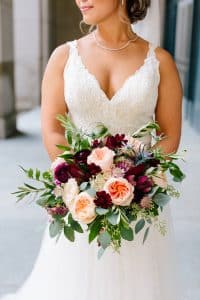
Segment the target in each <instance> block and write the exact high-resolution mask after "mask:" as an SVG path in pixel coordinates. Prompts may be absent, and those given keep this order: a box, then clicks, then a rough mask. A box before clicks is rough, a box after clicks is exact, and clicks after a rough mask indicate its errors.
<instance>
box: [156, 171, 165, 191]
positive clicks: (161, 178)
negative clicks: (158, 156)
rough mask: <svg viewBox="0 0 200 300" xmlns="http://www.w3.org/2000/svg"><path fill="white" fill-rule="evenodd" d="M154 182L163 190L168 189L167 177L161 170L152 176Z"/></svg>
mask: <svg viewBox="0 0 200 300" xmlns="http://www.w3.org/2000/svg"><path fill="white" fill-rule="evenodd" d="M152 180H153V182H154V184H156V185H158V186H159V187H161V188H163V189H166V188H167V177H166V175H165V173H163V172H162V171H161V170H159V171H157V172H156V174H155V175H153V176H152Z"/></svg>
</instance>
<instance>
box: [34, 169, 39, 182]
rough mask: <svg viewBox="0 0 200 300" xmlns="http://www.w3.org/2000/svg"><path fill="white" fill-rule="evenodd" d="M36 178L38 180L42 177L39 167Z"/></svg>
mask: <svg viewBox="0 0 200 300" xmlns="http://www.w3.org/2000/svg"><path fill="white" fill-rule="evenodd" d="M35 178H36V179H37V180H39V179H40V170H38V169H36V174H35Z"/></svg>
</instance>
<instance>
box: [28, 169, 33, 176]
mask: <svg viewBox="0 0 200 300" xmlns="http://www.w3.org/2000/svg"><path fill="white" fill-rule="evenodd" d="M28 177H29V178H33V169H29V170H28Z"/></svg>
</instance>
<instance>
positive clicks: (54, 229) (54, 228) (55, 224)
mask: <svg viewBox="0 0 200 300" xmlns="http://www.w3.org/2000/svg"><path fill="white" fill-rule="evenodd" d="M61 230H62V223H61V222H60V221H58V220H53V221H52V222H51V224H50V226H49V234H50V237H52V238H54V237H55V236H57V235H58V234H59V233H60V231H61Z"/></svg>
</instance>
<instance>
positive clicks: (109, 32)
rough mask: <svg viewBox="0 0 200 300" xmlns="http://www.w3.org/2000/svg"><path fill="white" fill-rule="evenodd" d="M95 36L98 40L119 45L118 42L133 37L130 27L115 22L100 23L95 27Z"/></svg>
mask: <svg viewBox="0 0 200 300" xmlns="http://www.w3.org/2000/svg"><path fill="white" fill-rule="evenodd" d="M96 35H97V37H98V38H99V40H102V41H105V42H108V43H112V44H119V43H120V42H124V41H127V40H129V39H130V38H133V37H134V32H133V30H132V28H131V25H128V24H125V23H122V22H120V23H119V22H118V23H117V22H116V23H115V24H113V23H112V25H111V24H108V23H106V22H105V23H101V24H98V25H97V30H96Z"/></svg>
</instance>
